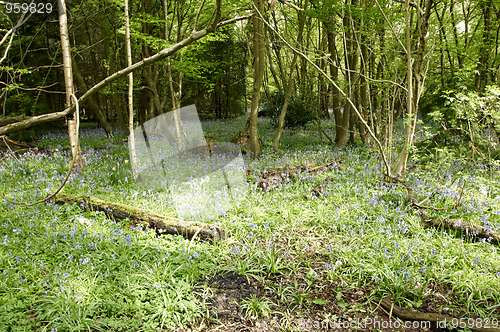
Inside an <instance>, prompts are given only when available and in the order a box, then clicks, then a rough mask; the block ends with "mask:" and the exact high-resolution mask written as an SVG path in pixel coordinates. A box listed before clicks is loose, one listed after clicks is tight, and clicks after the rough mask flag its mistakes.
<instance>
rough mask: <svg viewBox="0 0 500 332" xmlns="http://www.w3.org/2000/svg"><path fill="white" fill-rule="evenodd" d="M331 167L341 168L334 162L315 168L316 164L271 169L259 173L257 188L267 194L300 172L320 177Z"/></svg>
mask: <svg viewBox="0 0 500 332" xmlns="http://www.w3.org/2000/svg"><path fill="white" fill-rule="evenodd" d="M333 167H341V165H340V162H339V161H337V160H335V161H331V162H329V163H326V164H322V165H319V166H316V163H311V164H305V165H304V164H300V165H299V166H297V167H290V165H285V167H282V168H273V169H270V170H266V171H263V172H261V173H260V175H259V179H258V181H259V184H258V185H257V187H259V188H261V189H263V190H264V191H266V192H268V191H271V190H273V189H275V188H277V187H279V186H280V185H281V184H282V183H283V182H288V181H290V180H291V179H292V178H294V177H296V176H297V175H298V174H299V173H300V172H309V173H316V174H317V175H320V174H321V173H323V172H324V171H326V170H328V169H331V168H333Z"/></svg>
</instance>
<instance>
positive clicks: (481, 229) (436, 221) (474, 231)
mask: <svg viewBox="0 0 500 332" xmlns="http://www.w3.org/2000/svg"><path fill="white" fill-rule="evenodd" d="M389 179H390V180H391V181H393V182H396V183H400V184H402V185H403V186H404V187H405V188H406V192H407V196H406V200H407V201H408V202H410V203H411V205H412V206H413V207H415V208H417V210H418V212H419V213H420V215H421V216H422V219H423V222H424V226H426V227H443V228H445V229H451V230H455V231H459V232H461V233H465V234H466V235H468V236H471V237H472V238H476V239H477V238H480V239H486V240H487V241H488V242H490V243H492V244H495V245H500V233H499V232H496V231H494V230H492V229H491V228H488V227H485V226H481V225H476V224H474V223H471V222H467V221H463V220H460V219H447V218H433V217H431V215H430V214H429V213H428V212H427V211H426V210H444V209H442V208H439V209H438V208H435V207H432V206H424V205H422V203H423V202H420V203H419V202H418V201H417V200H416V199H415V197H414V195H413V188H412V187H411V186H410V184H409V183H408V182H406V181H405V180H403V179H401V178H398V177H394V176H391V177H389Z"/></svg>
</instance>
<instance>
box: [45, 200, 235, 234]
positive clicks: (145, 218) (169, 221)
mask: <svg viewBox="0 0 500 332" xmlns="http://www.w3.org/2000/svg"><path fill="white" fill-rule="evenodd" d="M54 201H55V203H56V204H60V205H63V204H66V203H77V204H78V206H79V207H80V208H81V209H83V210H85V211H103V212H104V213H106V215H107V216H108V218H110V219H113V220H116V221H121V220H125V219H129V220H130V222H131V223H132V224H133V225H141V226H143V227H151V228H153V229H155V230H156V232H157V233H158V234H173V235H182V236H184V237H185V238H188V239H192V238H193V237H197V238H199V239H201V240H205V241H207V242H210V243H215V242H218V241H220V240H224V239H225V238H226V236H227V233H226V231H225V230H224V229H223V228H221V227H218V226H215V225H208V224H204V223H200V222H185V221H182V220H179V219H176V218H170V217H165V216H162V215H159V214H156V213H151V212H145V211H143V210H141V209H138V208H136V207H133V206H130V205H125V204H120V203H113V202H107V201H103V200H100V199H98V198H95V197H91V196H79V197H76V196H72V195H68V194H59V195H57V196H56V197H55V198H54Z"/></svg>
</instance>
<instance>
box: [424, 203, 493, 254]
mask: <svg viewBox="0 0 500 332" xmlns="http://www.w3.org/2000/svg"><path fill="white" fill-rule="evenodd" d="M418 211H419V212H420V215H421V216H422V219H423V221H424V225H425V226H426V227H443V228H445V229H452V230H455V231H459V232H462V233H465V234H466V235H467V236H471V237H476V238H480V239H486V240H487V241H488V242H490V243H492V244H496V245H499V244H500V233H499V232H495V231H494V230H492V229H490V228H488V227H484V226H481V225H477V224H474V223H471V222H467V221H464V220H460V219H443V218H432V217H431V216H430V214H429V213H427V211H425V210H424V209H422V208H420V207H419V208H418Z"/></svg>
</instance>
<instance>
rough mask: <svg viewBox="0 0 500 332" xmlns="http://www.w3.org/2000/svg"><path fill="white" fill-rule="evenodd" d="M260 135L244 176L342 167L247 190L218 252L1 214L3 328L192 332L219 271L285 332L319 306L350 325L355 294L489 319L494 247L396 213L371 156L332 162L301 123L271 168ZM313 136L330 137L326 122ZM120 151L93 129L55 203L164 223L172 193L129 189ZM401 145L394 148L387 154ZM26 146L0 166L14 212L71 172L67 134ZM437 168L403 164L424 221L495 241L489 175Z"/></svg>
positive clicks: (453, 164) (253, 310)
mask: <svg viewBox="0 0 500 332" xmlns="http://www.w3.org/2000/svg"><path fill="white" fill-rule="evenodd" d="M244 121H245V119H243V118H238V119H235V120H231V121H229V120H224V121H206V122H204V123H203V127H204V131H205V133H206V134H207V136H212V137H214V138H215V140H216V141H217V140H220V141H230V140H231V138H232V137H233V136H235V135H237V134H238V132H239V131H240V130H241V128H243V126H244ZM259 126H260V128H259V131H260V134H261V138H262V141H263V142H264V146H263V151H264V153H263V155H262V157H261V158H260V159H259V160H253V159H250V158H248V157H245V162H246V164H247V167H248V168H250V169H251V171H252V172H253V174H255V175H257V174H258V173H259V171H261V170H265V169H269V168H275V167H282V166H285V165H286V164H289V165H291V166H295V165H298V164H300V163H310V162H317V163H326V162H329V161H332V160H340V161H341V163H342V166H343V167H342V168H334V169H333V170H330V171H328V172H326V173H325V174H323V175H322V176H320V177H314V176H313V175H312V174H307V173H303V174H301V175H300V176H299V177H298V178H297V179H294V180H292V181H289V182H285V183H283V185H282V186H281V187H279V188H278V189H277V190H274V191H272V192H269V193H266V192H262V191H260V190H258V189H257V188H256V183H250V186H251V189H252V190H251V191H250V193H249V196H248V197H247V199H245V200H244V201H243V203H242V204H241V205H240V206H238V207H235V208H234V209H233V210H230V211H227V213H226V214H225V215H221V216H219V217H218V218H216V219H215V220H213V223H215V224H217V225H218V226H221V227H224V228H225V229H226V230H227V231H228V233H229V238H228V239H227V240H226V241H224V242H222V243H219V244H215V245H209V244H207V243H204V242H198V241H194V242H192V243H191V242H190V241H187V240H184V239H183V238H182V237H179V236H171V235H170V236H161V237H158V236H157V235H156V233H155V232H154V231H153V230H150V229H141V228H132V229H130V228H129V227H126V225H125V224H121V223H116V222H114V221H111V220H108V219H107V218H106V217H105V215H104V214H103V213H93V212H82V210H80V209H79V207H78V206H76V205H65V206H56V205H53V204H41V205H36V206H34V207H26V206H23V205H15V204H12V203H9V202H6V201H3V202H2V204H1V205H0V236H1V238H0V241H2V242H1V244H0V276H1V277H0V318H1V319H0V330H8V329H10V330H11V331H25V330H30V331H31V330H32V331H56V330H57V331H80V330H82V331H83V330H87V331H89V330H108V331H130V330H153V329H158V328H161V329H165V330H172V329H174V328H176V327H185V326H192V327H193V326H201V325H200V324H207V323H208V322H209V321H210V319H211V318H210V317H209V315H208V314H207V305H206V301H207V299H208V297H209V294H210V289H209V287H206V285H205V284H204V280H207V279H208V278H210V277H211V276H213V275H214V274H215V273H217V272H223V271H233V272H237V273H240V274H243V275H245V276H247V277H248V278H250V279H253V280H257V281H258V282H259V283H260V284H261V285H262V293H261V294H260V296H259V297H255V296H254V297H252V298H249V299H245V300H244V301H243V302H242V303H241V305H242V307H243V308H244V309H245V312H246V314H247V315H248V316H252V315H253V316H261V317H263V318H268V317H278V321H279V324H280V325H281V327H282V328H283V329H293V324H292V322H293V319H294V318H300V317H301V316H304V315H307V312H308V310H309V309H310V308H313V307H314V308H316V309H317V308H318V307H319V308H322V307H324V306H325V305H326V304H327V303H335V305H336V306H338V307H339V308H341V309H342V310H344V311H346V312H357V311H361V310H365V311H366V308H362V307H359V306H356V305H351V304H350V303H349V302H348V301H347V300H346V299H345V298H344V294H345V292H346V291H348V290H349V289H353V288H356V289H361V288H362V289H368V290H369V292H368V293H367V294H365V295H366V299H367V301H375V302H377V301H379V300H380V298H382V297H384V296H388V295H389V296H391V297H392V299H393V300H394V302H395V303H396V304H398V305H401V306H403V307H406V308H414V309H415V308H418V307H419V306H420V305H421V304H422V301H423V300H424V299H425V298H426V297H427V296H431V295H432V294H435V293H436V292H438V291H439V290H442V289H446V290H449V292H451V293H450V294H452V295H453V296H452V297H450V298H449V303H448V306H449V308H448V309H449V310H451V312H455V313H460V314H462V315H464V316H465V317H488V318H490V319H491V318H494V317H499V316H500V307H499V305H498V303H500V258H499V253H498V248H497V247H495V246H493V245H492V244H491V243H489V242H488V241H475V240H476V239H474V238H473V235H472V234H468V235H463V234H460V233H456V232H452V231H448V230H444V229H440V228H425V227H424V225H423V224H422V221H421V218H420V216H419V215H418V214H417V213H416V212H415V211H414V210H412V209H411V207H410V206H409V204H408V203H407V202H406V201H405V197H406V192H405V191H404V189H403V188H401V187H398V186H396V185H394V184H387V183H385V182H383V181H382V180H383V179H382V177H381V176H380V172H381V171H380V169H381V168H380V167H381V166H380V160H379V158H378V157H377V154H376V153H375V152H374V150H373V149H372V148H367V147H359V146H348V147H347V148H345V149H342V150H341V149H335V148H332V147H330V146H328V145H327V143H326V142H324V141H321V140H320V139H319V138H318V135H317V132H316V128H315V125H314V124H308V125H306V126H305V127H304V128H293V129H286V130H285V132H284V134H283V137H282V141H281V147H282V152H281V153H280V154H279V155H274V154H273V153H272V152H271V146H270V143H269V142H271V141H272V135H273V128H272V125H271V123H270V122H269V121H267V120H262V121H260V123H259ZM323 126H324V127H325V128H326V130H327V131H328V132H332V130H333V126H332V124H331V122H326V121H325V122H324V124H323ZM398 132H399V133H400V134H399V135H401V133H402V131H401V130H399V131H398ZM123 138H124V137H123V135H121V136H120V135H117V136H116V137H115V138H114V139H112V140H110V139H107V138H106V137H105V133H104V131H102V130H96V129H94V130H84V131H83V132H82V149H83V154H84V169H83V171H82V172H81V173H78V174H73V175H72V176H71V177H70V179H69V181H68V184H67V186H66V187H65V189H64V192H68V193H71V194H77V195H78V194H79V195H92V196H96V197H98V198H100V199H103V200H108V201H113V202H118V203H125V204H130V205H134V206H136V207H138V208H141V209H144V210H147V211H151V212H155V213H160V214H163V215H166V216H175V209H174V206H173V202H172V199H171V197H170V195H169V193H168V191H153V190H147V189H142V188H139V187H137V186H136V185H135V183H134V180H133V176H132V173H131V169H130V162H129V159H128V158H129V157H128V150H127V145H126V144H125V143H123V141H122V140H123ZM401 140H402V137H401V136H398V137H396V140H395V143H394V144H395V147H398V146H400V144H401ZM37 145H38V146H39V147H40V148H42V149H41V150H39V151H38V152H35V151H31V152H27V153H25V154H22V155H19V156H18V158H13V157H7V158H5V159H4V160H3V161H2V163H1V164H0V177H1V179H0V180H1V181H0V183H1V184H0V189H1V192H3V193H7V195H8V196H9V197H10V198H11V199H13V200H16V201H30V200H35V199H39V198H42V197H44V196H45V195H46V194H48V193H50V192H52V191H53V190H55V189H56V188H57V187H58V185H59V184H60V183H61V181H62V179H63V178H64V176H65V173H66V172H67V170H68V167H69V164H70V155H69V151H68V149H67V148H68V146H69V144H68V140H67V137H66V134H59V133H48V134H47V135H45V136H44V137H43V138H42V139H41V140H40V141H39V142H38V143H37ZM395 152H397V148H395V150H394V153H395ZM394 155H395V154H394ZM442 158H444V157H442ZM442 158H438V157H436V158H428V157H426V158H425V159H424V158H421V159H417V158H414V159H413V160H412V163H411V164H410V165H409V171H408V173H407V174H406V178H407V180H408V181H409V182H410V183H411V184H412V186H413V187H414V190H415V195H416V197H417V199H418V200H422V199H423V198H426V197H429V199H428V201H427V202H426V205H432V206H435V207H439V208H444V210H443V211H439V212H438V211H433V212H432V213H433V215H435V216H441V217H453V218H462V219H464V220H467V221H470V222H475V223H478V224H481V225H485V226H488V227H491V229H492V230H496V231H498V230H499V229H500V217H499V215H500V201H499V200H500V198H499V197H500V195H499V194H500V185H499V167H498V165H497V164H495V163H492V164H489V165H485V164H478V163H476V164H471V163H468V162H467V161H466V160H460V159H458V160H457V159H453V160H448V161H446V162H443V159H442ZM421 160H424V161H425V162H423V161H421ZM325 176H330V177H332V178H334V181H333V182H332V183H331V184H330V186H329V187H328V189H327V191H326V192H325V193H324V195H323V196H320V197H319V198H317V199H313V200H307V199H305V198H304V195H307V194H309V193H310V190H311V189H312V188H313V187H314V185H316V184H317V183H319V182H320V181H322V179H323V178H324V177H325ZM82 218H84V219H82ZM82 220H86V222H87V226H85V225H83V224H82V223H81V221H82ZM316 312H317V310H316ZM324 312H325V313H324V317H327V310H325V311H324Z"/></svg>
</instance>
